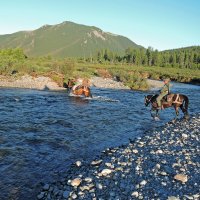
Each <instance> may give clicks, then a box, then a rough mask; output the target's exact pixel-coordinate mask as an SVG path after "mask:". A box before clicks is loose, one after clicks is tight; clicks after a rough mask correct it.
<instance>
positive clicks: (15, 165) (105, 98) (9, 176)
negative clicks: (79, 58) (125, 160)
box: [0, 83, 200, 200]
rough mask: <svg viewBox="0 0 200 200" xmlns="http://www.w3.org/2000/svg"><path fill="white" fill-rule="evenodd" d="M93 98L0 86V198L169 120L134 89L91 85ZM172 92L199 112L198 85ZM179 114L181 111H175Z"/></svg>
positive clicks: (28, 194)
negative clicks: (153, 114)
mask: <svg viewBox="0 0 200 200" xmlns="http://www.w3.org/2000/svg"><path fill="white" fill-rule="evenodd" d="M91 91H92V94H93V98H92V99H83V98H78V97H72V96H68V94H67V93H66V92H63V91H59V92H58V91H57V92H55V91H38V90H28V89H7V88H1V89H0V114H1V115H0V121H1V123H0V177H1V178H0V188H1V192H0V199H2V200H3V199H28V198H31V199H34V195H35V194H36V192H35V188H36V187H37V186H38V185H39V183H40V182H48V181H49V182H51V181H53V179H55V178H56V177H58V175H59V174H60V173H62V172H64V171H65V170H66V169H67V168H68V167H69V165H70V164H71V163H73V162H75V161H76V160H90V159H92V157H94V156H96V155H98V154H99V153H100V152H101V151H102V150H104V149H105V148H108V147H112V146H119V145H122V144H125V143H128V142H129V139H133V138H135V137H137V136H142V134H144V133H145V131H147V130H153V129H155V128H156V127H159V126H162V125H163V124H165V123H166V122H168V121H170V120H171V119H172V118H173V117H174V116H175V112H174V110H173V108H170V109H167V110H165V111H162V112H161V114H160V118H161V120H160V121H153V120H152V119H151V117H150V113H149V110H150V107H145V106H144V95H146V94H148V93H150V94H152V93H154V92H156V91H148V92H140V91H130V90H112V89H99V88H91ZM172 92H173V93H176V92H177V93H183V94H185V95H187V96H188V97H189V100H190V104H189V113H190V114H194V113H199V112H200V106H199V99H200V87H199V86H194V85H188V84H179V83H173V87H172ZM180 115H181V116H182V113H181V112H180Z"/></svg>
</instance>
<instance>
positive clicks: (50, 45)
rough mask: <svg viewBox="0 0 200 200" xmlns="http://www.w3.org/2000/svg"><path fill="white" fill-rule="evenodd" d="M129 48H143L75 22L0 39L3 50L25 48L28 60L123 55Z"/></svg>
mask: <svg viewBox="0 0 200 200" xmlns="http://www.w3.org/2000/svg"><path fill="white" fill-rule="evenodd" d="M128 47H131V48H140V47H141V46H139V45H137V44H135V43H134V42H132V41H131V40H129V39H128V38H126V37H123V36H119V35H114V34H111V33H106V32H103V31H102V30H101V29H99V28H97V27H94V26H85V25H80V24H76V23H73V22H63V23H61V24H58V25H45V26H42V27H41V28H39V29H36V30H34V31H20V32H17V33H13V34H7V35H0V48H1V49H3V48H22V49H23V50H24V52H25V53H26V54H27V55H28V56H34V57H36V56H46V55H52V56H55V57H88V56H91V55H94V54H96V53H97V51H98V50H101V49H109V50H111V51H115V52H116V53H118V54H119V55H122V54H123V53H124V51H125V49H127V48H128Z"/></svg>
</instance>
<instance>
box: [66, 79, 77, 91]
mask: <svg viewBox="0 0 200 200" xmlns="http://www.w3.org/2000/svg"><path fill="white" fill-rule="evenodd" d="M75 82H76V80H74V79H69V80H68V83H67V88H69V89H71V88H72V87H73V86H74V85H75Z"/></svg>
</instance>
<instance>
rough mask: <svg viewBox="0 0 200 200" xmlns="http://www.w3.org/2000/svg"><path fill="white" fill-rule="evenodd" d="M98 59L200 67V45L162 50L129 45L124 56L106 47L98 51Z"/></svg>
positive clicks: (140, 64)
mask: <svg viewBox="0 0 200 200" xmlns="http://www.w3.org/2000/svg"><path fill="white" fill-rule="evenodd" d="M93 60H95V58H94V59H93ZM96 60H97V61H98V62H99V63H106V62H111V63H113V62H114V63H116V62H123V63H130V64H134V65H136V66H158V67H175V68H188V69H200V47H199V46H194V47H187V48H181V49H174V50H168V51H161V52H159V51H158V50H153V48H152V47H149V48H148V49H144V48H139V49H138V48H137V49H135V48H130V47H129V48H127V49H126V50H125V54H124V56H120V55H117V53H114V52H111V51H110V50H108V49H106V50H101V51H98V53H97V57H96Z"/></svg>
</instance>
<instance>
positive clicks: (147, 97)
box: [144, 95, 152, 106]
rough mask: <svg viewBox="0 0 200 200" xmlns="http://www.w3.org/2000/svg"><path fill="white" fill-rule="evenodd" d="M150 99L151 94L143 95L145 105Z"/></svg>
mask: <svg viewBox="0 0 200 200" xmlns="http://www.w3.org/2000/svg"><path fill="white" fill-rule="evenodd" d="M151 99H152V95H147V96H144V104H145V106H148V105H149V103H150V102H151Z"/></svg>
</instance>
